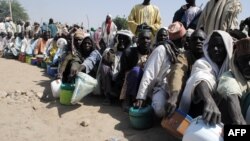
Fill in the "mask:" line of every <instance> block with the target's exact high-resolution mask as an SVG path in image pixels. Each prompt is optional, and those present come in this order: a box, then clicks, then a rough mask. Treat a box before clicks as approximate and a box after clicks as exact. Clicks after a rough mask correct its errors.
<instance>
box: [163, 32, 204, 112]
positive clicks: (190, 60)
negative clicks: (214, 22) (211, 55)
mask: <svg viewBox="0 0 250 141" xmlns="http://www.w3.org/2000/svg"><path fill="white" fill-rule="evenodd" d="M206 37H207V36H206V33H205V32H204V31H202V30H200V29H199V30H195V31H194V32H193V34H191V37H190V41H189V44H190V46H189V47H190V50H186V51H185V52H183V53H180V54H179V55H178V56H177V62H176V63H175V64H173V65H172V66H171V71H170V72H169V74H168V75H167V77H166V78H167V80H168V84H167V86H166V87H168V88H169V93H168V98H167V99H166V103H165V110H166V116H167V117H170V116H171V115H172V114H173V113H174V111H175V109H176V108H177V107H178V104H179V100H180V97H181V95H180V94H181V93H182V92H183V89H184V87H185V84H186V81H187V79H188V77H189V75H190V73H191V69H192V65H193V64H194V62H195V61H196V60H197V59H200V58H201V57H203V51H202V46H203V42H204V41H205V39H206Z"/></svg>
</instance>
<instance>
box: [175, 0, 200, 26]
mask: <svg viewBox="0 0 250 141" xmlns="http://www.w3.org/2000/svg"><path fill="white" fill-rule="evenodd" d="M186 2H187V4H185V5H183V6H181V8H180V9H179V10H177V11H176V12H175V14H174V18H173V22H176V21H179V22H181V23H182V24H183V25H184V26H185V28H186V29H188V28H192V29H196V26H197V22H198V19H199V16H200V14H201V8H200V7H197V6H196V4H195V0H186Z"/></svg>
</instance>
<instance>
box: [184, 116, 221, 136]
mask: <svg viewBox="0 0 250 141" xmlns="http://www.w3.org/2000/svg"><path fill="white" fill-rule="evenodd" d="M222 132H223V125H222V124H217V125H215V126H210V125H207V124H205V123H204V121H203V120H202V117H201V116H199V117H197V118H195V119H193V120H192V122H191V124H190V125H189V127H188V128H187V130H186V131H185V133H184V135H183V138H182V141H223V140H224V139H223V136H222Z"/></svg>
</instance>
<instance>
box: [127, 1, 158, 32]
mask: <svg viewBox="0 0 250 141" xmlns="http://www.w3.org/2000/svg"><path fill="white" fill-rule="evenodd" d="M143 25H148V26H150V27H151V28H152V30H153V35H155V34H156V32H157V31H158V30H159V29H160V27H161V16H160V11H159V8H158V7H157V6H155V5H152V4H150V0H144V1H143V3H142V4H138V5H135V6H134V7H133V8H132V10H131V12H130V14H129V16H128V27H129V29H130V30H131V31H132V32H133V33H134V34H135V35H136V30H137V29H138V28H142V26H143Z"/></svg>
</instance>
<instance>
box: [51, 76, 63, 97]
mask: <svg viewBox="0 0 250 141" xmlns="http://www.w3.org/2000/svg"><path fill="white" fill-rule="evenodd" d="M61 84H62V81H61V80H60V79H57V80H54V81H52V82H51V83H50V85H51V91H52V95H53V96H54V97H55V98H58V97H59V95H60V86H61Z"/></svg>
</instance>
